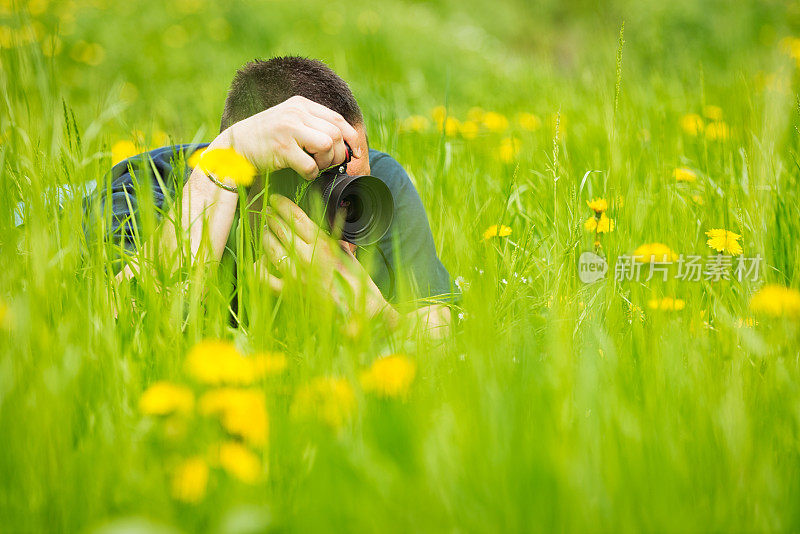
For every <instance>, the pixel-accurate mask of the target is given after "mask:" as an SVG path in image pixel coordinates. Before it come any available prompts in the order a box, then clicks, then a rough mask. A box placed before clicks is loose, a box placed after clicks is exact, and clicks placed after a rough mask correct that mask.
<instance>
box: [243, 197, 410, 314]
mask: <svg viewBox="0 0 800 534" xmlns="http://www.w3.org/2000/svg"><path fill="white" fill-rule="evenodd" d="M269 205H270V209H269V211H268V214H267V227H266V228H265V230H264V237H263V240H264V249H265V251H266V255H267V257H266V258H264V259H262V260H260V261H261V262H262V264H261V265H259V266H258V267H259V271H260V274H261V276H262V278H264V279H265V280H266V281H267V282H268V283H269V285H270V287H271V288H272V289H273V290H274V291H276V292H280V291H281V290H282V289H283V287H284V283H285V280H286V279H287V278H293V279H295V280H298V281H300V282H301V283H303V284H305V285H306V287H308V288H310V289H311V291H313V292H314V293H317V294H322V295H330V296H331V298H332V299H333V300H334V302H336V304H337V305H338V306H339V307H340V308H341V309H342V310H343V311H344V312H346V313H352V312H358V311H363V312H365V313H366V314H367V315H368V316H369V317H370V318H372V317H376V316H378V315H383V316H385V317H386V318H387V319H389V320H395V319H396V316H397V312H396V311H395V310H394V308H392V307H391V306H390V305H389V303H388V302H386V299H384V298H383V295H381V292H380V290H379V289H378V286H376V285H375V282H373V281H372V279H371V278H370V277H369V275H368V274H367V272H366V270H365V269H364V267H363V266H362V265H361V264H360V263H359V262H358V260H357V259H356V257H355V255H354V254H353V251H352V249H351V246H352V245H350V244H349V243H347V242H345V241H339V242H336V241H334V240H333V239H331V238H330V237H329V236H328V235H327V234H326V233H325V232H324V231H323V230H322V229H321V228H320V227H319V226H318V225H317V224H316V223H314V221H312V220H311V219H310V218H309V217H308V215H306V213H305V212H304V211H303V210H302V209H300V207H299V206H298V205H297V204H295V203H294V202H292V201H291V200H289V199H288V198H286V197H284V196H281V195H271V196H270V197H269ZM265 261H268V262H269V263H271V264H272V265H273V266H274V267H275V268H277V270H278V272H280V274H281V277H277V276H275V275H274V274H272V273H270V272H269V269H267V268H266V267H267V266H266V265H265V264H264V263H263V262H265Z"/></svg>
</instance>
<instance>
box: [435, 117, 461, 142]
mask: <svg viewBox="0 0 800 534" xmlns="http://www.w3.org/2000/svg"><path fill="white" fill-rule="evenodd" d="M436 129H437V130H438V131H439V132H440V133H441V132H442V130H444V133H445V135H447V136H449V137H454V136H456V135H458V132H459V130H460V129H461V121H459V120H458V119H457V118H455V117H447V119H446V120H445V121H443V122H437V123H436Z"/></svg>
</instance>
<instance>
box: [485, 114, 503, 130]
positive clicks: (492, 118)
mask: <svg viewBox="0 0 800 534" xmlns="http://www.w3.org/2000/svg"><path fill="white" fill-rule="evenodd" d="M483 125H484V126H485V127H486V129H487V130H489V131H490V132H495V133H503V132H505V131H506V130H507V129H508V119H507V118H506V116H505V115H503V114H501V113H496V112H494V111H487V112H486V113H485V114H484V115H483Z"/></svg>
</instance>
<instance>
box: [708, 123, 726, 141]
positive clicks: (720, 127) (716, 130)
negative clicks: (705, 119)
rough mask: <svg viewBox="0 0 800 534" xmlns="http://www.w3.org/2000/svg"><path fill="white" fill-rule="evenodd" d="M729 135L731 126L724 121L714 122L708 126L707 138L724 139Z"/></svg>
mask: <svg viewBox="0 0 800 534" xmlns="http://www.w3.org/2000/svg"><path fill="white" fill-rule="evenodd" d="M728 137H730V128H728V125H727V124H725V123H724V122H722V121H719V122H712V123H711V124H709V125H708V126H706V139H708V140H709V141H724V140H725V139H727V138H728Z"/></svg>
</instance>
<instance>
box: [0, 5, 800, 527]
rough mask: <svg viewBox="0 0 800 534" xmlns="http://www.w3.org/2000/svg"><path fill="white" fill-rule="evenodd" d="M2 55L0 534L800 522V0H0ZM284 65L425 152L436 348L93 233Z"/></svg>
mask: <svg viewBox="0 0 800 534" xmlns="http://www.w3.org/2000/svg"><path fill="white" fill-rule="evenodd" d="M0 46H1V47H2V49H1V50H0V88H2V98H1V99H0V198H2V200H0V206H2V209H0V532H97V533H107V532H125V533H134V532H224V533H246V532H266V531H285V532H309V531H311V532H315V531H322V532H382V533H384V532H613V533H620V532H797V531H798V530H800V329H799V327H800V293H798V291H797V288H798V287H800V269H798V268H797V258H798V257H800V255H799V253H800V130H799V129H798V127H799V126H800V98H799V96H798V83H799V82H800V77H799V76H798V69H799V68H800V3H798V2H796V1H791V2H789V1H787V2H782V1H777V0H741V1H738V2H723V1H721V0H672V1H670V2H659V1H656V0H610V1H606V2H592V1H588V0H574V1H569V2H563V1H557V0H536V1H528V0H503V1H502V2H488V1H483V0H466V1H464V0H462V1H456V0H439V1H435V2H423V1H418V0H399V1H394V2H376V1H372V2H366V1H362V0H351V1H348V2H344V1H341V0H330V1H321V0H309V1H306V2H289V1H284V0H272V1H261V0H258V1H257V0H242V1H235V2H212V1H210V0H174V1H169V2H152V1H148V0H126V1H117V0H57V1H53V0H0ZM279 54H300V55H306V56H310V57H315V58H319V59H322V60H324V61H325V62H327V63H328V64H329V65H330V66H331V67H332V68H334V69H335V70H336V71H337V72H338V73H339V74H340V75H341V76H342V77H343V78H344V79H346V80H347V81H348V82H349V84H350V86H351V88H352V89H353V92H354V94H355V96H356V97H357V99H358V100H359V102H360V104H361V107H362V110H363V112H364V115H365V122H366V127H367V132H368V135H369V140H370V144H371V146H373V147H375V148H378V149H380V150H384V151H387V152H389V153H391V154H392V155H393V156H394V157H395V158H396V159H397V160H398V161H399V162H400V163H401V164H402V165H403V166H404V167H405V168H406V169H407V170H408V172H409V174H410V175H411V177H412V180H413V181H414V183H415V185H416V187H417V189H418V191H419V193H420V196H421V198H422V201H423V203H424V205H425V207H426V209H427V212H428V216H429V219H430V224H431V228H432V231H433V236H434V238H435V242H436V246H437V249H438V251H439V255H440V257H441V259H442V261H443V263H444V265H445V266H446V267H447V269H448V270H449V272H450V274H451V275H452V277H453V279H454V281H455V282H456V284H457V286H458V291H457V293H458V295H459V296H458V297H457V298H456V299H455V300H454V303H453V304H452V314H453V317H454V318H455V323H454V326H453V328H452V331H451V332H450V333H449V335H448V336H447V337H446V339H444V340H443V341H441V342H434V341H431V340H430V339H428V338H426V337H424V336H422V335H421V334H420V332H419V331H418V330H415V329H414V328H413V327H406V328H401V329H399V330H396V331H387V329H386V328H384V327H382V326H381V325H379V324H374V322H371V321H369V320H367V319H366V318H365V317H361V316H358V315H356V316H350V317H345V316H343V315H342V314H341V313H340V312H339V311H338V310H337V309H336V308H335V307H334V306H333V305H331V304H330V303H328V302H327V301H326V300H325V299H320V297H319V295H316V294H314V293H313V292H312V291H310V290H306V289H305V288H304V287H303V286H299V285H296V286H295V287H292V288H291V289H292V290H291V291H289V290H287V291H286V294H282V295H280V296H276V295H274V294H273V293H271V292H270V291H269V289H268V288H267V287H266V286H265V284H263V283H262V282H259V281H258V280H257V279H256V278H255V277H254V276H253V273H252V272H250V271H247V270H246V269H243V268H240V269H239V271H238V272H239V285H238V289H237V291H238V295H239V300H240V302H242V303H245V304H246V310H247V313H246V316H243V317H242V321H241V322H240V323H239V324H238V325H236V326H232V323H231V322H230V321H229V309H228V306H229V302H230V296H231V285H230V280H229V279H226V278H225V277H224V276H222V275H220V274H219V271H217V270H214V269H212V268H209V267H208V266H203V265H195V266H192V267H187V268H186V269H184V270H182V271H181V272H180V273H178V275H176V277H170V276H167V275H165V274H164V273H159V272H158V271H155V274H152V275H148V276H142V277H141V278H140V279H139V280H137V281H136V282H135V283H133V282H124V283H121V284H117V283H114V264H113V262H112V259H111V258H112V253H111V252H110V249H109V246H108V245H104V244H102V243H98V242H94V241H92V240H87V237H86V233H85V232H84V228H83V220H84V218H83V214H84V204H83V200H82V197H83V195H84V193H85V192H87V191H88V190H89V189H90V188H91V187H92V184H95V183H100V184H103V183H105V180H106V179H107V177H108V174H107V173H108V171H109V169H110V168H111V166H112V163H115V162H117V161H119V160H120V159H122V158H124V157H127V156H129V155H133V154H136V153H139V152H142V151H145V150H148V149H151V148H156V147H159V146H165V145H170V144H177V143H189V142H200V141H210V140H211V139H213V138H214V136H215V135H216V134H217V133H218V131H219V118H220V114H221V111H222V104H223V102H224V99H225V95H226V91H227V88H228V85H229V83H230V80H231V78H232V76H233V73H234V72H235V71H236V69H237V68H238V67H239V66H240V65H242V64H243V63H245V62H246V61H249V60H251V59H253V58H257V57H261V58H266V57H271V56H274V55H279ZM143 217H144V224H143V227H142V228H143V232H146V231H148V229H152V228H153V226H154V225H155V212H154V210H152V209H147V208H146V206H145V208H143ZM21 222H24V224H22V225H20V223H21ZM236 231H243V230H242V229H241V227H240V228H237V230H236ZM239 254H240V257H239V260H241V261H240V264H241V263H242V262H244V257H243V255H244V254H245V252H244V249H243V248H240V249H239ZM132 302H135V304H132ZM405 304H408V303H405Z"/></svg>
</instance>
